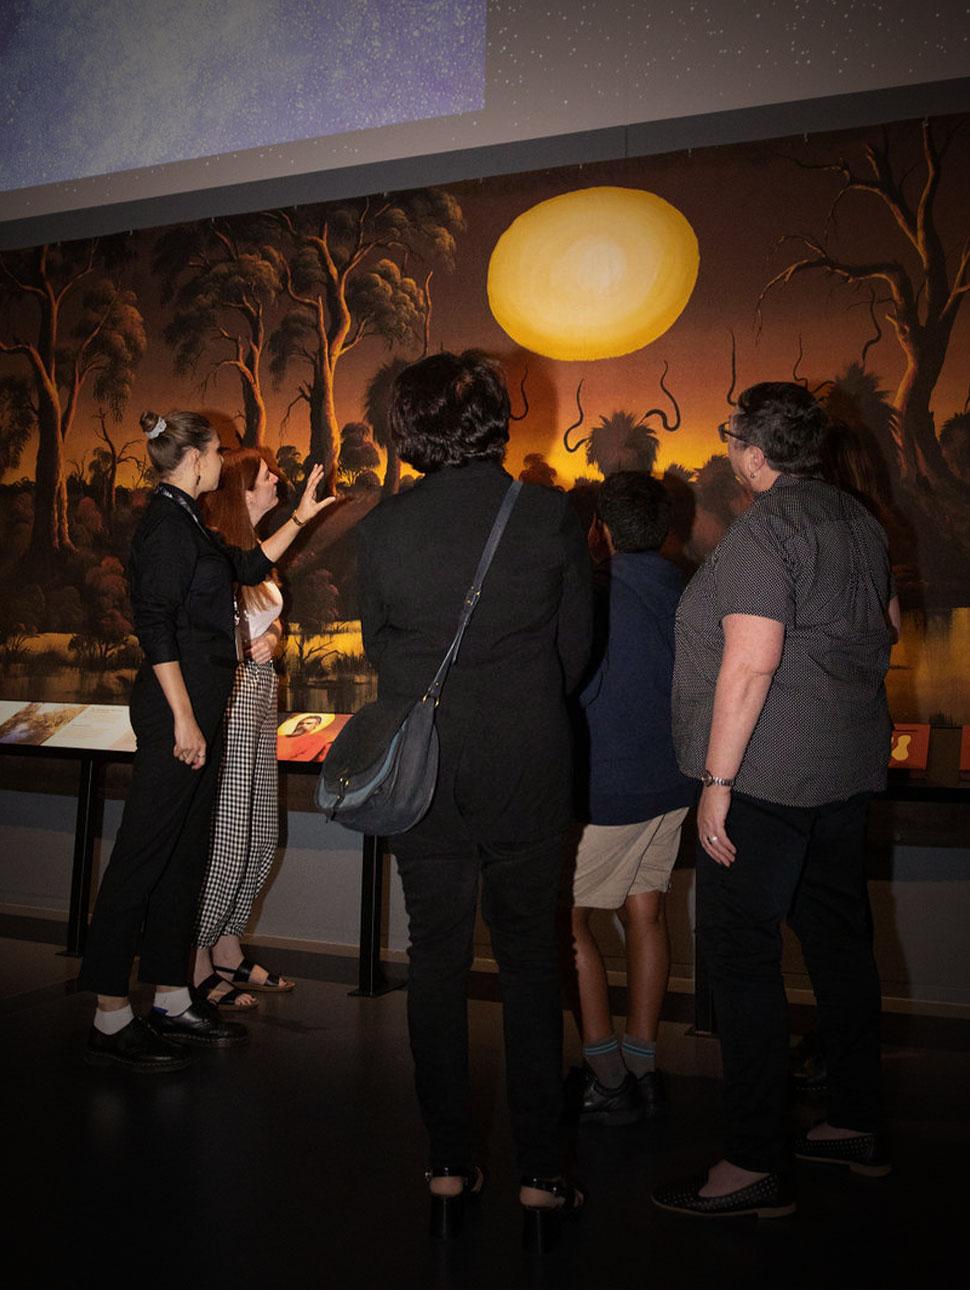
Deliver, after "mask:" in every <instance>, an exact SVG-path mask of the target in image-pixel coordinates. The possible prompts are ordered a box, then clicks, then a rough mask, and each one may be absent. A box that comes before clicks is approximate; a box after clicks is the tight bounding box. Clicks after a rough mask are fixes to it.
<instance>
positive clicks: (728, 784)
mask: <svg viewBox="0 0 970 1290" xmlns="http://www.w3.org/2000/svg"><path fill="white" fill-rule="evenodd" d="M701 783H702V784H703V785H704V787H705V788H710V787H711V786H712V785H714V784H716V785H717V787H718V788H733V787H734V776H733V775H732V776H731V778H730V779H725V778H724V777H723V775H712V774H711V772H710V771H709V770H708V769H707V767H706V766H705V767H704V774H703V775H702V776H701Z"/></svg>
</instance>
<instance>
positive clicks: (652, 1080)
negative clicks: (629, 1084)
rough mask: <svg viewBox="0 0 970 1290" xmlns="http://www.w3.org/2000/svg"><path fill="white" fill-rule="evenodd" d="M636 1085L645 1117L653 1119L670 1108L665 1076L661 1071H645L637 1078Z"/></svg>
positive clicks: (664, 1113)
mask: <svg viewBox="0 0 970 1290" xmlns="http://www.w3.org/2000/svg"><path fill="white" fill-rule="evenodd" d="M637 1085H638V1087H639V1090H640V1101H641V1103H642V1104H643V1114H644V1115H645V1116H646V1118H647V1119H648V1120H655V1119H657V1118H658V1117H659V1116H661V1115H666V1114H667V1112H668V1111H669V1110H670V1098H669V1097H668V1095H667V1077H666V1076H665V1075H664V1073H663V1071H646V1072H645V1073H644V1074H643V1075H641V1076H640V1077H639V1079H638V1080H637Z"/></svg>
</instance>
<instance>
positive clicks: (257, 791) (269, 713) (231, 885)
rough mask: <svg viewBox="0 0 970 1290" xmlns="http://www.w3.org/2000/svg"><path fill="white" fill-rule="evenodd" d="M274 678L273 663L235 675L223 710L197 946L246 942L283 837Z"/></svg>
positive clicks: (256, 665)
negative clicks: (223, 939) (222, 940)
mask: <svg viewBox="0 0 970 1290" xmlns="http://www.w3.org/2000/svg"><path fill="white" fill-rule="evenodd" d="M276 687H277V681H276V673H275V671H274V670H273V664H272V663H254V662H252V661H251V660H247V661H246V662H244V663H240V664H239V666H238V667H237V668H236V679H235V682H234V684H233V689H232V695H231V696H230V699H229V706H228V708H227V709H226V718H225V721H226V751H225V756H224V757H223V761H222V769H221V771H220V775H219V792H218V798H217V802H216V809H215V814H214V816H213V821H212V843H211V847H210V850H209V865H208V869H207V871H206V877H205V882H204V884H203V887H202V895H201V899H200V903H199V912H198V916H197V919H196V933H195V943H196V944H197V945H200V946H209V945H214V944H215V942H216V941H217V940H218V939H219V937H220V936H223V935H230V936H242V935H243V933H244V932H245V930H246V924H247V922H248V921H249V916H250V914H251V913H252V908H253V901H254V900H255V899H256V896H257V895H258V894H259V890H260V888H261V887H262V885H263V883H264V882H265V881H266V878H267V876H268V874H269V871H270V866H271V865H272V863H273V857H274V856H275V854H276V845H277V840H278V837H279V786H278V778H277V765H276V724H277V711H276Z"/></svg>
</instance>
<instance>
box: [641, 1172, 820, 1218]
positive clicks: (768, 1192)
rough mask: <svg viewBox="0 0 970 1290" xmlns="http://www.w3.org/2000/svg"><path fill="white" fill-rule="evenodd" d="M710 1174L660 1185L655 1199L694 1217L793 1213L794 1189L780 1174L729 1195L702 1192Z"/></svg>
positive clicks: (673, 1210) (670, 1209)
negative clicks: (703, 1194) (704, 1193)
mask: <svg viewBox="0 0 970 1290" xmlns="http://www.w3.org/2000/svg"><path fill="white" fill-rule="evenodd" d="M706 1182H707V1176H706V1175H702V1176H701V1177H700V1178H691V1179H689V1180H688V1181H687V1182H683V1183H671V1184H668V1185H667V1186H666V1187H658V1188H657V1190H656V1191H655V1192H654V1193H653V1203H654V1204H655V1205H656V1206H657V1208H658V1209H665V1210H667V1211H668V1212H669V1213H671V1214H686V1215H688V1216H689V1217H691V1218H744V1217H745V1216H748V1217H752V1218H787V1216H788V1215H789V1214H794V1212H795V1209H796V1205H795V1193H794V1190H793V1189H792V1186H791V1184H790V1183H789V1182H788V1181H787V1180H785V1179H783V1178H782V1177H781V1175H780V1174H767V1175H766V1176H765V1177H764V1178H761V1179H759V1180H758V1182H756V1183H751V1184H750V1185H749V1186H747V1187H740V1188H739V1189H738V1190H737V1191H732V1192H728V1194H727V1195H726V1196H701V1195H700V1190H701V1188H702V1187H703V1186H704V1184H705V1183H706Z"/></svg>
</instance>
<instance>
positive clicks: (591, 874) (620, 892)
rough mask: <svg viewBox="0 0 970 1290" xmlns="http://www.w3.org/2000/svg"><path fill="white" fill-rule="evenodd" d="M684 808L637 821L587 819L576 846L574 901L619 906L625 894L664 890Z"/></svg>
mask: <svg viewBox="0 0 970 1290" xmlns="http://www.w3.org/2000/svg"><path fill="white" fill-rule="evenodd" d="M687 811H688V807H686V806H680V807H678V808H677V810H675V811H667V812H666V814H664V815H658V816H656V817H655V818H654V819H652V820H646V821H644V820H639V821H637V823H636V824H587V825H586V826H585V827H584V828H583V831H582V835H581V836H580V839H579V846H578V848H577V851H576V872H575V875H574V877H573V904H575V905H582V906H584V907H587V908H592V909H619V908H620V906H621V905H622V904H623V902H624V901H625V900H626V898H627V896H633V895H636V894H637V893H639V892H644V891H666V890H667V888H668V887H669V886H670V874H671V871H672V869H673V867H674V861H675V860H676V859H677V851H678V849H679V847H680V829H681V825H682V824H683V822H684V816H685V815H686V814H687Z"/></svg>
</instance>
